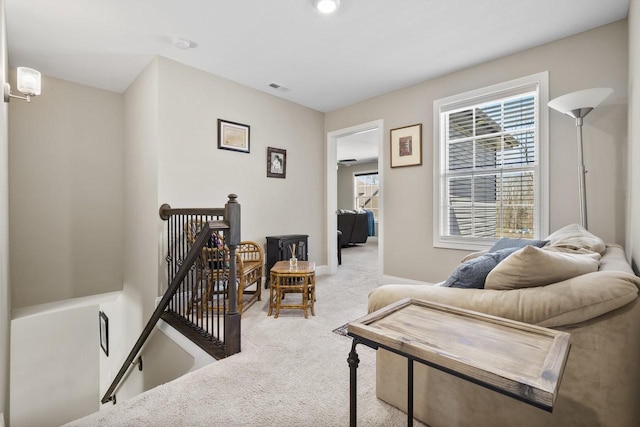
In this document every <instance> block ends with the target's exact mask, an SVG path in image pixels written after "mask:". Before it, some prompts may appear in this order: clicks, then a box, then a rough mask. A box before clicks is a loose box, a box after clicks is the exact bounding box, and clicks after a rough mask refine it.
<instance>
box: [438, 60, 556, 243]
mask: <svg viewBox="0 0 640 427" xmlns="http://www.w3.org/2000/svg"><path fill="white" fill-rule="evenodd" d="M547 81H548V74H547V73H546V72H545V73H540V74H536V75H533V76H528V77H524V78H521V79H518V80H514V81H511V82H507V83H503V84H500V85H496V86H492V87H488V88H484V89H480V90H476V91H472V92H468V93H465V94H461V95H456V96H452V97H449V98H446V99H440V100H436V101H435V102H434V142H435V143H434V171H437V173H436V174H434V181H435V182H434V246H437V247H448V248H459V249H476V248H477V247H479V246H480V247H482V246H489V245H491V244H492V243H493V242H495V241H496V240H497V239H499V238H501V237H518V238H540V237H541V236H542V235H543V234H546V232H547V228H548V225H547V224H548V220H547V218H548V208H547V202H546V200H547V188H546V187H547V185H548V184H547V182H548V181H547V167H546V165H547V152H548V150H547V139H548V138H547V134H548V130H547V116H548V109H547V107H546V105H547V99H548V84H547Z"/></svg>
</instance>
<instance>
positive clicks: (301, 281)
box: [267, 261, 316, 319]
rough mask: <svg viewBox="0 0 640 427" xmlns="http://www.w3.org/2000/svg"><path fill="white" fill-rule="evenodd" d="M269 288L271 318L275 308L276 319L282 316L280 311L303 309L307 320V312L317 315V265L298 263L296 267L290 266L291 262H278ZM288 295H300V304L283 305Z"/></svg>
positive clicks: (274, 267)
mask: <svg viewBox="0 0 640 427" xmlns="http://www.w3.org/2000/svg"><path fill="white" fill-rule="evenodd" d="M270 282H271V286H270V287H269V289H270V291H269V313H267V316H271V313H272V312H273V309H274V308H275V310H276V314H275V318H276V319H277V318H278V315H280V309H281V308H284V309H302V310H303V311H304V318H305V319H307V318H308V315H307V310H308V309H311V314H312V315H313V316H315V315H316V312H315V309H314V302H315V299H316V264H315V263H314V262H310V261H298V263H297V266H296V267H292V266H290V265H289V261H278V262H276V263H275V265H274V266H273V267H272V268H271V272H270ZM288 293H300V294H301V295H302V302H301V303H300V304H282V299H283V298H284V296H285V295H286V294H288Z"/></svg>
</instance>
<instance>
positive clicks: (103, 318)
mask: <svg viewBox="0 0 640 427" xmlns="http://www.w3.org/2000/svg"><path fill="white" fill-rule="evenodd" d="M100 347H102V351H104V354H106V355H107V357H109V318H108V317H107V315H106V314H104V312H103V311H101V312H100Z"/></svg>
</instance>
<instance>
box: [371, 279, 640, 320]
mask: <svg viewBox="0 0 640 427" xmlns="http://www.w3.org/2000/svg"><path fill="white" fill-rule="evenodd" d="M639 288H640V278H638V277H637V276H634V275H632V274H628V273H624V272H619V271H596V272H593V273H588V274H583V275H581V276H578V277H574V278H571V279H568V280H564V281H562V282H558V283H554V284H551V285H547V286H540V287H535V288H525V289H514V290H506V291H505V290H491V289H459V288H447V287H437V286H432V285H384V286H381V287H379V288H377V289H374V290H373V291H371V293H370V294H369V312H372V311H375V310H378V309H380V308H382V307H385V306H387V305H389V304H391V303H393V302H395V301H398V300H400V299H402V298H407V297H409V298H416V299H423V300H427V301H431V302H436V303H441V304H447V305H451V306H455V307H460V308H464V309H468V310H473V311H478V312H481V313H486V314H491V315H494V316H499V317H505V318H508V319H513V320H517V321H521V322H526V323H530V324H535V325H540V326H545V327H550V328H553V327H558V326H564V325H572V324H576V323H580V322H583V321H586V320H589V319H592V318H594V317H597V316H600V315H602V314H605V313H608V312H609V311H612V310H615V309H616V308H619V307H622V306H623V305H625V304H628V303H629V302H631V301H633V300H634V299H636V298H637V297H638V289H639Z"/></svg>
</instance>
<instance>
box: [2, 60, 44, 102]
mask: <svg viewBox="0 0 640 427" xmlns="http://www.w3.org/2000/svg"><path fill="white" fill-rule="evenodd" d="M40 82H41V76H40V72H39V71H37V70H34V69H33V68H27V67H18V90H19V91H20V92H22V94H24V95H25V96H20V95H15V94H13V93H11V85H10V84H9V83H5V84H4V102H9V100H10V99H11V98H18V99H24V100H25V101H27V102H31V97H32V96H37V95H40V92H41V88H40Z"/></svg>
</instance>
